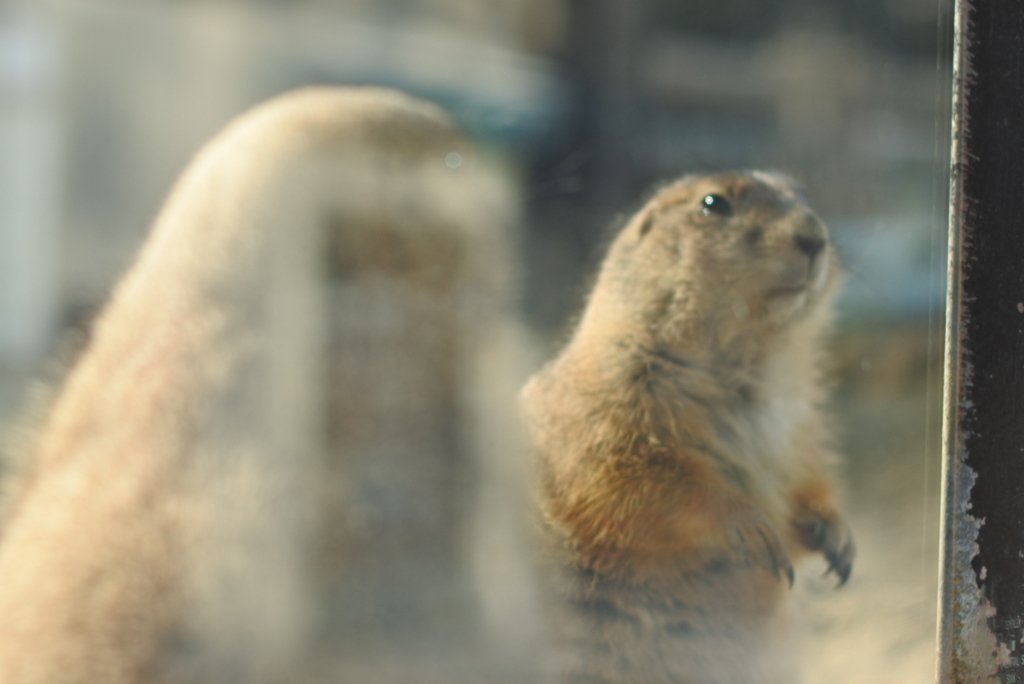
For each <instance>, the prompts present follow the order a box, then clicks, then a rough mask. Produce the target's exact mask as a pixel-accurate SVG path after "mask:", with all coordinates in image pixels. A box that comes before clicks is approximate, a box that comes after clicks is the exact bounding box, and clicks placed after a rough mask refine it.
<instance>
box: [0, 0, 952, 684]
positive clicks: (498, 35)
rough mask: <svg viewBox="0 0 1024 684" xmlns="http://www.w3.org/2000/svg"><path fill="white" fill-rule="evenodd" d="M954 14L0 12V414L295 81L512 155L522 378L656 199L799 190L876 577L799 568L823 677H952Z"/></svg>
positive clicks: (859, 526) (576, 4) (137, 6)
mask: <svg viewBox="0 0 1024 684" xmlns="http://www.w3.org/2000/svg"><path fill="white" fill-rule="evenodd" d="M951 5H952V2H951V1H950V0H688V1H687V2H682V1H680V0H502V2H493V1H492V0H290V1H276V0H263V1H256V0H249V1H243V0H234V1H231V0H191V1H190V0H103V1H99V0H76V1H75V2H66V3H65V2H60V1H59V0H30V1H25V2H18V1H16V0H2V1H0V420H2V424H3V425H10V424H11V423H12V422H14V421H16V420H18V419H17V416H18V415H19V412H20V411H21V410H22V409H21V407H22V406H23V405H24V404H25V401H26V396H27V392H28V390H29V388H30V387H31V386H32V384H33V382H35V381H36V380H37V379H39V378H41V377H45V376H46V373H47V368H48V365H49V364H50V363H51V362H52V359H54V358H55V357H58V356H60V355H61V352H60V349H61V344H62V343H61V340H64V339H67V337H68V335H69V334H72V333H73V332H74V331H78V333H76V334H78V335H79V336H80V335H81V334H87V330H88V323H89V321H90V320H91V318H92V317H93V315H94V314H95V312H96V311H97V309H98V308H99V307H100V306H101V305H102V302H103V301H104V299H105V297H106V296H107V294H108V293H109V291H110V288H111V286H112V284H113V283H114V282H115V281H116V278H117V277H118V276H119V274H120V273H122V272H123V271H124V269H125V268H126V267H127V266H128V265H129V264H130V263H131V259H132V257H133V255H134V253H135V251H136V250H137V248H138V247H139V245H140V243H141V241H142V240H143V238H144V236H145V234H146V230H147V227H148V224H149V222H150V220H151V219H152V217H153V216H154V215H155V213H156V212H157V211H158V209H159V206H160V203H161V201H162V198H163V197H164V195H165V193H166V192H167V190H168V188H169V186H170V185H171V183H172V182H173V179H174V178H175V176H176V175H177V174H178V173H179V172H180V171H181V170H182V168H183V166H184V165H185V164H186V163H187V161H188V160H189V158H190V156H191V155H192V154H193V153H194V152H195V150H196V149H197V148H198V147H199V146H200V145H201V144H202V142H203V141H204V140H206V139H208V138H209V137H210V136H211V135H212V134H214V133H215V132H216V131H217V130H218V129H219V128H221V127H222V126H223V125H224V123H225V122H226V121H227V120H228V119H229V118H231V117H232V116H234V115H236V114H237V113H239V112H241V111H242V110H244V109H246V108H248V107H249V106H251V105H252V104H254V103H256V102H258V101H260V100H263V99H265V98H267V97H269V96H271V95H274V94H276V93H279V92H281V91H284V90H288V89H291V88H294V87H297V86H301V85H305V84H312V83H332V84H383V85H389V86H394V87H399V88H402V89H405V90H407V91H409V92H411V93H413V94H416V95H420V96H423V97H426V98H428V99H432V100H434V101H436V102H438V103H439V104H441V105H442V106H444V107H446V108H447V109H449V110H450V111H451V112H453V113H454V114H455V116H456V117H457V118H458V119H459V121H460V123H461V124H462V125H463V126H464V128H465V129H466V130H467V131H468V132H469V133H470V135H471V136H472V137H473V138H474V139H475V140H476V141H477V143H478V144H479V145H480V146H481V147H482V148H483V149H484V150H485V151H486V153H487V154H488V155H490V156H491V157H493V158H496V159H499V160H500V161H501V163H502V164H503V166H504V167H505V168H506V169H507V171H508V173H509V174H510V176H511V177H512V178H514V179H515V182H516V185H517V187H518V192H519V194H520V197H521V203H522V221H521V225H520V226H519V227H518V230H517V233H516V234H515V235H512V236H511V238H512V240H513V241H514V245H515V248H516V253H517V255H518V259H519V260H520V262H521V266H520V267H519V271H520V277H519V278H518V282H517V284H516V286H517V288H518V289H517V307H516V310H515V315H516V317H517V318H518V319H519V320H520V321H521V322H522V325H523V327H524V329H525V330H526V331H528V334H527V336H526V339H527V340H528V343H527V346H528V347H529V349H528V350H527V354H526V357H527V358H530V359H533V361H530V362H527V363H526V366H530V365H531V364H532V365H536V364H537V363H539V362H540V361H541V360H543V359H544V358H547V357H550V356H551V355H552V354H553V353H554V352H555V351H556V350H557V348H558V346H559V344H560V342H561V341H563V340H564V339H565V336H566V334H567V332H568V330H569V329H570V325H571V320H572V316H573V315H574V313H575V312H576V311H578V309H579V308H580V306H581V304H582V301H583V297H584V295H585V293H586V289H587V283H588V278H589V275H590V274H591V273H592V272H593V270H594V268H595V266H596V264H597V263H598V262H599V260H600V256H601V249H602V246H603V245H604V244H606V242H607V240H608V239H609V237H610V235H611V234H612V233H613V232H614V229H615V228H616V227H617V226H618V225H620V222H621V221H622V220H623V218H624V217H625V216H627V215H628V214H629V213H630V212H631V211H632V210H634V209H635V208H637V207H639V206H640V204H642V202H643V200H644V199H645V198H646V197H647V196H648V195H649V194H650V192H651V191H652V190H653V189H654V188H655V187H656V186H657V185H658V184H659V183H662V182H664V181H666V180H669V179H671V178H673V177H675V176H678V175H680V174H683V173H687V172H700V171H708V170H716V169H726V168H772V169H778V170H782V171H785V172H788V173H790V174H792V175H793V176H795V177H797V178H798V179H799V180H801V181H802V182H803V183H804V185H805V186H806V188H807V194H808V196H809V197H810V199H811V202H812V204H813V205H814V206H815V207H816V209H817V210H818V212H819V213H820V214H821V215H822V216H823V217H824V218H825V220H826V222H828V223H829V225H830V226H831V228H832V230H833V233H834V238H835V241H836V243H837V244H838V246H839V249H840V250H841V253H842V255H843V258H844V260H845V262H846V265H847V270H848V275H847V279H846V286H845V291H844V295H843V298H842V300H841V302H840V313H841V315H840V319H839V324H838V326H837V330H836V334H835V336H834V338H833V339H832V341H831V345H832V346H831V349H832V354H831V359H832V361H831V365H832V367H831V369H830V370H831V373H832V377H833V378H834V381H835V401H834V409H835V415H836V423H837V426H838V433H839V435H840V439H839V448H840V449H841V451H842V452H843V454H844V456H845V459H846V464H845V466H844V475H845V481H846V486H847V490H848V502H849V503H848V508H849V509H850V511H851V514H852V518H853V524H854V527H855V531H856V532H857V534H858V539H859V542H860V557H859V559H858V565H857V566H856V567H855V571H854V576H853V579H852V580H851V582H850V583H849V585H848V586H846V587H843V589H842V590H840V591H837V592H833V591H832V590H831V586H830V583H829V582H823V581H819V580H818V578H817V574H820V571H823V570H824V566H822V567H821V568H820V569H818V568H816V567H812V568H811V569H810V570H809V571H807V572H804V573H803V575H802V576H801V580H800V585H801V586H800V589H801V596H802V600H804V601H805V602H806V604H807V610H808V611H809V612H810V615H811V620H810V622H809V626H808V635H807V639H808V648H807V651H808V665H807V667H808V679H809V680H810V681H830V682H847V681H848V682H894V683H895V682H901V683H907V682H925V681H932V678H933V656H932V652H933V643H932V640H933V631H934V612H935V577H936V572H937V570H936V568H937V563H936V554H937V535H938V522H937V521H938V485H937V482H938V469H939V448H938V444H939V440H938V435H939V429H940V428H939V420H938V415H939V408H940V406H939V405H940V398H939V397H940V394H941V377H940V374H941V368H940V360H941V353H942V306H943V288H944V272H945V229H946V218H945V217H946V209H945V207H946V169H947V165H948V164H947V157H948V155H947V139H948V100H949V73H950V68H949V64H950V53H951V47H950V35H951V31H952V22H951V19H950V17H951ZM83 331H85V332H84V333H83ZM529 370H531V368H529V367H526V368H525V371H529ZM442 486H443V485H442ZM453 486H454V485H453Z"/></svg>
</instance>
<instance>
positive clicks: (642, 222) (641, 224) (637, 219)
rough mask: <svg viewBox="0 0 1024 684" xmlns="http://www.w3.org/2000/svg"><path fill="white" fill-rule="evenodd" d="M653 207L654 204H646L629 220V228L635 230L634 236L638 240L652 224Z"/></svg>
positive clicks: (648, 230)
mask: <svg viewBox="0 0 1024 684" xmlns="http://www.w3.org/2000/svg"><path fill="white" fill-rule="evenodd" d="M655 209H656V207H655V206H653V205H651V204H648V205H647V206H646V207H644V208H643V209H641V210H640V212H639V213H638V214H637V215H636V216H634V217H633V219H632V220H631V221H630V223H631V225H630V230H635V231H636V237H637V239H638V240H642V239H643V237H644V236H645V235H647V233H649V232H650V230H651V227H652V226H653V225H654V219H655V218H656V216H655Z"/></svg>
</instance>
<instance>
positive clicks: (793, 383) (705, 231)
mask: <svg viewBox="0 0 1024 684" xmlns="http://www.w3.org/2000/svg"><path fill="white" fill-rule="evenodd" d="M837 276H838V264H837V261H836V257H835V254H834V252H833V250H832V248H831V247H830V245H829V241H828V233H827V231H826V228H825V226H824V225H823V224H822V222H821V221H820V220H819V219H818V218H817V217H816V216H815V215H814V213H813V212H812V211H811V210H810V209H809V208H808V206H807V205H806V203H805V201H804V199H803V198H802V196H801V195H800V193H799V192H798V191H797V190H796V189H795V188H794V186H793V185H792V183H791V182H790V181H789V180H788V179H786V178H784V177H781V176H779V175H775V174H769V173H762V172H754V173H726V174H719V175H711V176H703V177H700V176H687V177H684V178H683V179H681V180H679V181H678V182H676V183H674V184H672V185H670V186H668V187H666V188H665V189H663V190H661V191H660V192H659V193H657V194H656V195H655V197H654V198H653V199H652V200H651V201H650V202H649V203H648V204H647V205H646V206H645V207H643V208H642V209H641V210H640V211H639V212H638V213H637V214H636V216H634V217H633V218H632V220H631V221H630V222H629V224H628V225H627V226H626V227H625V229H624V230H623V231H622V232H621V234H620V235H619V236H618V237H617V238H616V240H615V241H614V243H613V244H612V245H611V248H610V250H609V252H608V255H607V257H606V258H605V260H604V263H603V265H602V268H601V270H600V273H599V275H598V279H597V282H596V285H595V287H594V289H593V291H592V293H591V295H590V299H589V301H588V303H587V306H586V309H585V311H584V313H583V316H582V319H581V320H580V322H579V325H578V327H577V329H576V331H575V333H574V335H573V336H572V338H571V340H570V341H569V343H568V345H567V346H566V347H565V349H564V350H563V351H562V353H561V354H560V355H559V356H558V357H557V358H556V359H555V360H553V361H552V362H550V363H549V364H548V365H547V366H545V367H544V368H543V369H542V370H541V371H540V372H538V373H537V374H536V375H535V376H534V377H533V378H531V379H530V381H529V382H528V383H527V385H526V387H525V388H524V390H523V397H522V398H523V403H524V406H525V410H526V413H527V416H528V420H529V423H530V427H531V430H532V433H533V436H534V439H535V441H536V443H537V446H538V449H539V452H540V469H541V477H542V487H543V491H542V508H543V512H544V514H545V517H546V520H547V522H548V524H549V527H550V528H551V530H552V532H553V535H554V536H555V537H556V539H558V540H560V543H561V547H562V552H563V553H564V554H565V555H564V558H563V564H564V566H565V568H567V570H568V572H567V573H566V575H567V580H568V582H569V587H568V588H567V589H566V590H567V591H568V592H569V599H570V600H569V604H570V609H569V615H568V616H567V619H566V624H567V630H568V632H567V634H566V640H567V642H568V643H567V648H568V649H569V653H568V657H569V658H570V660H569V662H568V663H567V664H566V669H567V670H568V674H569V681H572V682H607V683H609V684H610V683H623V684H624V683H626V682H630V683H639V682H643V683H644V684H647V683H652V684H653V683H655V682H666V683H668V682H674V683H676V684H679V683H690V682H693V683H700V684H709V683H722V684H740V683H743V684H751V683H755V682H756V683H765V684H772V683H776V682H778V683H783V682H785V683H787V684H788V683H791V682H793V681H797V680H798V679H799V671H798V670H799V667H798V665H797V664H796V658H795V657H794V654H793V653H792V650H793V644H792V643H791V640H790V638H789V631H788V627H787V616H786V613H787V611H786V608H785V597H786V593H787V591H788V588H789V585H791V584H792V581H793V562H794V561H795V560H796V559H797V558H799V557H800V556H803V555H805V554H807V553H808V552H811V551H820V552H822V553H823V554H824V555H825V556H826V558H827V559H828V561H829V563H830V570H832V571H834V572H835V573H836V574H837V575H838V577H839V580H840V582H844V581H845V580H846V579H847V577H848V575H849V573H850V568H851V563H852V559H853V543H852V537H851V535H850V532H849V530H848V528H847V526H846V524H845V523H844V522H843V519H842V516H841V515H840V513H839V512H838V510H837V506H836V501H835V498H836V485H835V483H834V481H833V476H832V474H831V470H832V467H833V461H834V457H833V454H832V453H831V452H830V451H829V448H828V441H829V432H828V428H827V421H826V419H825V418H824V417H823V415H822V414H821V411H820V404H821V402H822V400H823V390H822V384H821V381H820V379H819V370H818V365H819V354H820V352H819V337H820V336H821V333H822V329H823V327H825V326H826V324H827V322H828V319H829V317H830V310H829V309H830V300H831V298H832V293H833V290H834V286H835V283H836V280H837Z"/></svg>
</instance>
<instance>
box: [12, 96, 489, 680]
mask: <svg viewBox="0 0 1024 684" xmlns="http://www.w3.org/2000/svg"><path fill="white" fill-rule="evenodd" d="M453 153H457V154H458V155H460V156H459V157H458V159H459V160H461V161H463V164H462V165H461V166H460V167H459V168H458V169H453V168H451V167H452V166H453V164H450V163H446V159H447V160H448V161H449V162H450V161H451V159H452V158H451V157H450V156H449V155H451V154H453ZM472 166H473V159H472V149H471V148H470V146H469V144H468V142H467V141H466V140H465V139H464V138H463V137H462V136H461V135H460V134H459V133H458V132H457V131H456V129H455V127H454V126H453V125H452V123H451V122H450V121H449V119H448V117H447V116H446V115H445V114H444V113H443V112H441V111H440V110H439V109H438V108H436V107H434V106H432V105H429V104H427V103H424V102H421V101H419V100H415V99H413V98H410V97H407V96H404V95H401V94H398V93H394V92H390V91H384V90H375V89H314V90H307V91H303V92H299V93H296V94H292V95H290V96H286V97H283V98H279V99H277V100H274V101H271V102H270V103H268V104H265V105H263V106H261V107H259V108H257V109H255V110H254V111H253V112H250V113H249V114H247V115H245V116H243V117H241V118H240V119H239V120H238V121H236V122H235V123H233V124H232V125H231V126H229V127H228V129H227V130H226V131H225V132H223V133H222V134H221V135H220V136H219V137H218V138H217V139H215V140H214V141H213V142H212V143H211V144H209V145H208V146H207V147H206V148H205V149H204V150H203V151H202V152H201V153H200V154H199V155H198V157H197V158H196V160H195V161H194V162H193V164H192V165H191V166H190V168H189V169H188V171H187V172H186V173H185V175H184V176H183V177H182V179H181V180H180V181H179V183H178V185H177V187H176V188H175V190H174V191H173V193H172V195H171V197H170V198H169V200H168V202H167V205H166V207H165V208H164V210H163V212H162V213H161V215H160V216H159V218H158V219H157V221H156V224H155V226H154V228H153V232H152V234H151V236H150V238H149V240H148V242H147V244H146V246H145V248H144V249H143V251H142V253H141V255H140V257H139V259H138V261H137V262H136V264H135V265H134V267H133V268H132V270H131V271H130V272H129V274H128V275H127V276H126V277H125V278H124V280H123V281H122V282H121V283H120V285H119V286H118V287H117V289H116V291H115V292H114V294H113V296H112V298H111V301H110V303H109V305H108V307H107V308H106V310H105V312H104V313H103V314H102V316H101V317H100V318H99V320H98V321H97V322H96V324H95V328H94V332H93V335H92V340H91V343H90V344H89V346H88V348H87V349H86V350H85V351H84V353H83V355H82V357H81V359H80V361H79V363H78V364H77V365H76V367H75V368H74V370H73V371H72V372H71V374H70V376H69V378H68V380H67V383H66V385H65V387H64V389H63V390H62V392H61V393H60V394H59V396H58V397H57V399H56V400H55V402H54V405H53V407H52V410H51V411H50V414H49V417H48V419H47V420H46V421H45V422H44V424H43V427H42V428H41V431H40V435H39V437H38V439H37V440H36V444H35V447H34V449H33V452H32V455H31V460H30V463H31V465H30V468H29V472H28V474H27V475H26V481H25V483H24V486H22V487H20V488H19V489H18V492H19V493H18V495H17V498H16V500H15V501H14V502H13V503H12V506H11V514H10V518H9V521H8V523H7V526H6V529H5V531H4V533H3V538H2V539H3V541H2V545H0V682H4V684H142V683H143V682H145V683H147V684H159V683H160V682H214V681H223V682H227V681H231V682H246V683H255V682H275V681H288V682H293V681H300V680H301V678H302V676H303V673H305V674H307V675H308V674H309V672H310V669H309V665H308V661H307V660H306V657H307V656H308V655H309V650H310V648H311V647H312V644H313V642H314V639H313V637H316V636H323V635H322V634H317V633H316V627H315V624H314V623H315V621H316V618H315V614H316V612H317V611H318V610H320V609H321V604H322V603H324V600H325V596H330V595H331V593H330V592H331V587H330V586H329V585H330V582H331V581H333V580H332V578H330V577H326V578H325V577H322V576H319V575H318V573H320V572H324V573H327V574H329V573H330V572H332V571H333V572H334V573H335V574H337V572H338V570H337V567H335V568H333V570H331V569H326V570H323V569H321V568H319V567H318V566H317V561H316V559H317V558H321V559H322V556H323V548H321V547H322V546H323V545H324V544H325V543H326V544H327V545H329V544H330V543H329V542H323V541H322V540H319V541H318V539H317V535H319V534H321V533H324V529H323V528H324V526H325V524H326V523H325V522H324V520H323V510H321V509H320V508H318V506H321V505H322V504H323V501H322V499H320V498H318V497H320V496H321V495H322V494H323V492H324V490H325V489H330V486H329V485H328V484H327V482H326V481H325V480H326V478H328V477H333V476H334V475H335V474H336V473H335V468H334V466H333V465H330V463H329V461H330V459H327V458H325V457H324V451H325V449H326V448H327V447H328V445H327V444H326V442H327V441H328V432H329V431H328V428H327V425H326V424H325V423H326V421H327V419H328V415H327V413H328V411H325V410H324V408H323V407H324V406H325V403H326V402H327V395H328V393H329V390H330V388H329V387H328V384H327V382H326V381H325V375H329V374H330V372H331V369H330V368H328V364H327V361H326V360H325V358H324V357H325V355H326V354H325V353H326V351H327V348H328V345H327V344H326V343H325V340H326V339H328V333H329V332H330V331H329V330H328V328H329V327H330V326H329V325H328V323H327V320H326V319H325V316H324V315H323V312H324V311H325V310H326V308H325V307H326V305H327V299H328V296H327V294H326V293H325V291H324V287H323V286H322V284H321V283H320V282H319V279H321V278H322V277H323V276H324V270H325V269H324V268H323V266H324V265H325V264H326V261H327V259H326V258H325V257H324V254H325V250H326V248H327V247H332V248H334V249H337V250H340V251H341V252H342V253H341V254H340V256H339V261H340V262H341V263H342V266H340V267H339V268H344V269H348V271H349V272H351V271H353V270H354V269H358V268H364V267H365V268H368V267H369V266H374V267H375V268H378V269H379V270H382V271H384V272H388V271H389V269H390V270H392V271H396V272H400V273H402V274H404V275H403V276H402V277H404V278H406V279H407V280H408V281H410V282H411V283H412V285H411V286H410V287H412V288H413V289H414V291H415V292H417V293H420V294H419V296H420V300H418V301H425V302H427V304H424V305H423V306H425V307H427V308H428V309H429V305H430V304H429V301H430V300H429V297H428V295H426V294H423V293H431V292H434V291H438V290H440V291H444V292H449V291H450V290H451V288H452V287H454V286H453V285H452V283H454V282H456V281H458V280H459V279H460V278H470V279H471V280H472V279H473V278H476V279H477V282H479V280H480V278H483V280H486V278H485V277H483V275H482V274H483V273H484V272H485V271H486V270H487V268H489V267H483V266H481V262H480V260H479V259H478V258H477V257H478V256H479V254H478V252H479V250H480V248H481V245H482V244H483V243H486V241H487V238H486V236H485V235H484V233H482V232H481V217H482V216H487V217H488V221H489V222H490V224H489V225H484V226H483V227H484V228H489V227H491V226H493V225H494V224H495V223H500V222H501V221H502V220H503V219H502V218H501V217H500V216H499V214H500V211H499V206H498V205H500V204H501V202H498V201H496V200H495V197H496V196H497V195H500V193H495V192H494V190H495V188H494V187H493V183H490V184H489V183H488V182H487V181H486V180H481V177H479V176H476V175H474V174H473V172H472ZM358 226H364V227H365V226H379V227H380V228H381V230H382V231H383V232H384V234H385V235H386V238H385V239H384V242H383V243H382V242H380V240H377V238H375V237H374V236H375V235H376V233H374V234H372V235H370V236H369V237H367V236H366V235H363V234H362V233H359V232H358V231H356V230H355V227H358ZM329 230H333V231H336V232H337V233H338V234H340V235H341V236H342V237H338V235H335V234H329V232H328V231H329ZM388 240H391V242H390V243H388V242H387V241H388ZM437 249H441V250H442V252H443V254H441V255H440V256H444V257H445V259H444V260H442V261H440V262H439V263H438V262H435V261H431V259H432V258H433V257H437V256H439V255H438V254H437V253H436V250H437ZM452 250H455V251H452ZM474 250H476V252H474ZM474 254H475V256H474ZM403 259H404V260H405V262H403V261H402V260H403ZM406 262H407V263H406ZM424 264H426V266H424ZM481 294H483V295H484V299H486V293H481V292H480V291H479V289H477V290H476V291H474V293H473V296H481ZM424 297H426V299H424ZM444 301H445V302H447V303H453V305H458V306H462V307H465V304H466V303H465V302H464V301H463V302H462V303H461V304H459V303H458V302H457V301H456V298H454V297H452V296H448V297H447V298H446V299H445V300H444ZM458 311H461V309H458V308H457V311H456V312H455V313H451V314H450V315H451V316H453V317H454V316H457V315H458ZM463 313H464V312H463ZM347 323H348V322H347V321H341V322H340V324H341V325H346V324H347ZM444 331H445V334H446V335H449V337H446V338H443V339H444V340H445V341H446V342H445V343H446V344H447V345H448V347H446V349H447V348H451V347H452V345H453V344H454V343H455V341H462V340H461V338H459V337H458V334H457V332H456V331H455V330H454V329H452V328H445V329H444ZM410 353H412V352H410ZM446 353H447V352H446ZM425 362H426V363H433V361H431V360H429V359H427V360H425ZM452 372H453V373H454V371H452ZM434 390H435V391H440V390H439V389H438V388H436V387H435V388H434ZM336 403H337V402H335V404H336ZM331 418H332V419H333V416H331ZM363 427H365V424H364V426H363ZM337 487H338V485H335V489H337ZM328 522H331V521H328ZM327 534H328V536H330V535H331V534H334V532H333V531H328V532H327ZM332 560H335V561H337V560H339V559H337V558H332Z"/></svg>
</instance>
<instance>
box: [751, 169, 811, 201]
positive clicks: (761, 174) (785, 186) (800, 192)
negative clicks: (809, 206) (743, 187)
mask: <svg viewBox="0 0 1024 684" xmlns="http://www.w3.org/2000/svg"><path fill="white" fill-rule="evenodd" d="M751 175H752V176H753V177H754V178H756V179H758V180H759V181H761V182H762V183H766V184H768V185H770V186H772V187H773V188H775V189H776V190H778V191H779V192H782V193H783V194H788V195H792V196H793V197H795V198H796V199H798V200H800V201H801V202H803V203H805V204H806V203H807V190H806V189H805V188H804V186H803V183H801V182H800V181H798V180H797V179H796V178H794V177H793V176H791V175H789V174H788V173H782V172H781V171H754V172H753V173H752V174H751Z"/></svg>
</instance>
